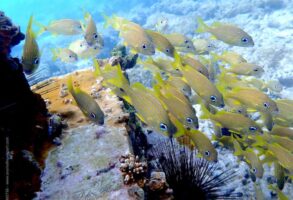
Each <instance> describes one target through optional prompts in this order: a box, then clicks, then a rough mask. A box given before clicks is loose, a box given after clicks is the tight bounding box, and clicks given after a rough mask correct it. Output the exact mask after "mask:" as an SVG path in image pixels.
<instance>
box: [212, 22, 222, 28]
mask: <svg viewBox="0 0 293 200" xmlns="http://www.w3.org/2000/svg"><path fill="white" fill-rule="evenodd" d="M223 24H224V23H222V22H213V23H212V24H211V27H214V28H215V27H219V26H222V25H223Z"/></svg>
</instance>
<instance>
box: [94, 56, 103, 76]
mask: <svg viewBox="0 0 293 200" xmlns="http://www.w3.org/2000/svg"><path fill="white" fill-rule="evenodd" d="M93 67H94V75H95V76H96V77H99V76H102V71H101V66H100V64H99V62H98V60H97V59H95V58H94V59H93Z"/></svg>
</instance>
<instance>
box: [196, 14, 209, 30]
mask: <svg viewBox="0 0 293 200" xmlns="http://www.w3.org/2000/svg"><path fill="white" fill-rule="evenodd" d="M196 20H197V29H196V32H197V33H205V32H207V31H208V29H209V27H208V26H207V25H206V24H205V23H204V21H203V20H202V18H200V17H197V18H196Z"/></svg>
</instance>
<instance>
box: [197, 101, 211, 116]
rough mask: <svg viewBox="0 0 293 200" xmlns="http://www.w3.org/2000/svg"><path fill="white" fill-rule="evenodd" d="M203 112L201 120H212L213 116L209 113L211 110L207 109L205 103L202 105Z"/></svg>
mask: <svg viewBox="0 0 293 200" xmlns="http://www.w3.org/2000/svg"><path fill="white" fill-rule="evenodd" d="M201 111H202V115H201V116H200V118H201V119H210V118H211V116H212V114H211V113H210V112H209V110H208V109H207V108H206V106H205V105H203V103H202V104H201Z"/></svg>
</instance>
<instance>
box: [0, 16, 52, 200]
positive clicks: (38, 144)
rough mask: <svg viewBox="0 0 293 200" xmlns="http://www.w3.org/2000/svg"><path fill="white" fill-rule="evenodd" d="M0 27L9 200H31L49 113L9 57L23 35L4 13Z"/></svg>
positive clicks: (1, 128) (1, 127) (1, 121)
mask: <svg viewBox="0 0 293 200" xmlns="http://www.w3.org/2000/svg"><path fill="white" fill-rule="evenodd" d="M0 27H1V28H0V49H1V50H0V63H1V67H0V84H1V86H2V87H1V93H2V95H1V98H0V132H1V133H0V137H1V143H3V144H4V145H3V147H4V146H6V147H7V148H8V149H9V150H10V151H11V152H13V157H12V158H11V160H10V162H9V174H8V177H9V183H10V184H9V196H11V197H12V198H14V199H31V198H33V197H34V195H35V194H34V192H36V191H38V190H39V188H40V177H39V176H40V174H41V169H40V168H41V167H43V155H42V153H43V151H44V147H45V144H46V143H47V142H48V141H49V135H48V121H47V109H46V104H45V102H44V100H43V99H42V97H41V96H40V95H39V94H35V93H33V92H32V91H31V89H30V87H29V84H28V82H27V80H26V77H25V76H24V74H23V68H22V65H21V64H20V62H19V59H17V58H12V57H10V55H9V53H10V48H11V47H13V46H14V45H16V44H18V43H19V42H20V41H21V40H23V39H24V35H23V34H22V33H21V32H20V29H19V27H17V26H15V25H13V24H12V22H11V20H10V19H9V18H7V17H6V16H5V15H4V13H3V12H1V11H0ZM23 152H26V153H23ZM28 152H29V153H28ZM6 153H7V152H6ZM3 154H5V148H3V150H1V161H3V163H4V162H5V161H4V159H5V156H2V155H3ZM3 174H5V173H3ZM2 180H5V179H2Z"/></svg>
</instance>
